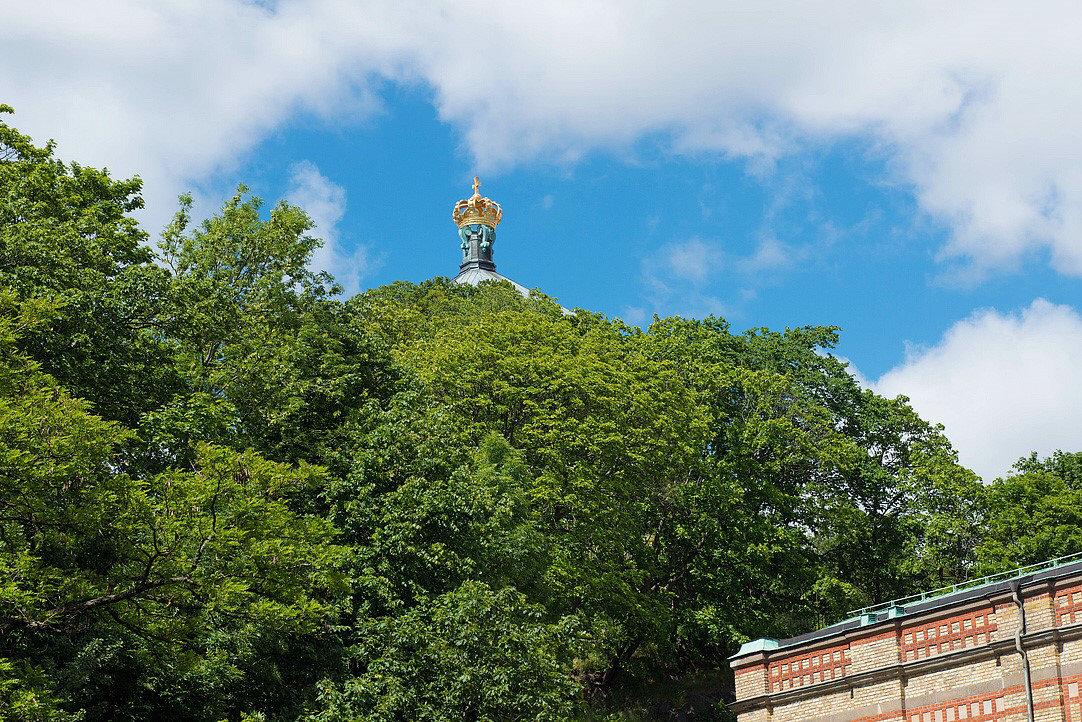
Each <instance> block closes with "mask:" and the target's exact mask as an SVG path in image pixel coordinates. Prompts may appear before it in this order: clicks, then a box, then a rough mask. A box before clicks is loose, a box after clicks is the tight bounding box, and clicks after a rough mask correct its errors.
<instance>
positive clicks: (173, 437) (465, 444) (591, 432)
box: [0, 108, 1082, 722]
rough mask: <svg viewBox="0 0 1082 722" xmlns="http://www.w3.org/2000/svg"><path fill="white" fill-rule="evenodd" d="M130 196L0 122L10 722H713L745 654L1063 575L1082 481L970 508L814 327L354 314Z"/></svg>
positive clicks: (940, 444) (366, 300)
mask: <svg viewBox="0 0 1082 722" xmlns="http://www.w3.org/2000/svg"><path fill="white" fill-rule="evenodd" d="M2 110H7V111H10V109H9V108H4V109H2ZM140 187H141V185H140V181H139V180H138V178H133V179H127V180H118V179H115V178H113V177H112V176H111V175H110V174H109V173H108V172H107V171H105V170H98V169H93V168H87V167H83V166H80V165H78V164H76V163H67V162H64V161H61V160H59V159H57V158H56V156H55V152H54V148H53V146H52V144H47V145H45V146H37V145H35V144H34V142H33V141H32V140H31V139H30V138H28V137H26V136H25V135H23V134H21V133H20V132H19V131H18V130H16V129H15V128H14V127H12V126H10V125H8V124H6V123H2V122H0V572H2V573H0V632H2V633H0V716H2V717H5V718H11V719H24V720H56V719H59V720H63V719H68V720H142V719H177V720H222V719H226V720H241V719H247V720H256V719H262V720H312V721H315V720H319V721H321V722H329V721H332V720H354V719H365V720H368V719H371V720H458V719H465V720H528V719H537V720H545V719H552V720H562V719H604V718H619V719H651V718H659V717H661V718H663V717H665V716H666V715H668V714H670V713H672V712H674V711H677V710H694V711H695V714H697V715H698V717H699V718H702V719H726V718H727V717H726V715H727V712H726V709H725V701H726V699H727V690H728V689H730V688H731V678H730V677H729V672H728V668H727V663H726V658H727V657H728V656H729V655H731V654H732V653H733V652H734V651H735V650H736V648H737V647H738V646H739V644H740V643H742V642H744V641H746V640H748V639H751V638H755V637H759V636H774V637H779V636H787V635H791V634H795V633H799V632H803V631H808V630H809V629H811V628H814V627H816V626H819V625H821V624H824V623H827V622H831V621H835V620H836V619H837V618H839V617H841V616H842V615H844V614H845V612H846V610H848V609H851V608H854V607H858V606H862V605H864V604H867V603H872V602H878V601H883V600H886V599H889V598H892V597H896V596H901V595H904V594H908V593H911V592H913V591H916V590H919V589H922V588H927V587H933V586H940V585H942V584H944V583H949V582H954V581H960V580H962V579H964V578H965V577H966V576H968V575H971V574H976V573H988V572H994V571H1001V570H1004V569H1008V568H1011V567H1013V566H1016V565H1019V564H1024V563H1029V562H1033V561H1039V560H1042V559H1045V558H1049V557H1053V556H1058V555H1062V554H1067V553H1073V552H1078V551H1082V531H1080V530H1082V518H1080V517H1079V514H1080V512H1079V509H1082V503H1080V502H1082V496H1080V494H1082V456H1080V455H1077V454H1068V453H1058V454H1055V455H1053V456H1052V457H1050V458H1048V459H1038V458H1036V457H1029V458H1026V459H1023V460H1021V461H1020V462H1019V464H1018V466H1017V467H1016V470H1015V472H1014V473H1012V474H1010V475H1008V476H1007V477H1005V478H1003V479H1000V480H996V481H994V482H992V483H990V484H987V485H986V484H982V483H981V482H980V480H978V479H977V478H976V477H975V475H974V474H973V473H972V472H970V471H968V470H967V469H965V468H963V467H961V466H960V465H959V464H958V461H957V457H956V455H955V453H954V451H953V449H952V448H951V446H950V444H949V442H948V441H947V439H946V438H945V437H944V435H943V431H942V429H941V428H939V427H937V426H935V425H932V424H930V423H928V422H926V421H924V420H923V419H921V418H920V417H919V416H918V415H917V414H916V413H915V412H914V411H913V409H912V408H911V407H910V406H909V404H908V401H907V400H906V399H905V398H904V397H899V398H896V399H887V398H883V397H881V396H878V395H876V394H875V393H873V392H872V391H870V390H867V389H864V388H862V387H861V386H860V385H859V384H858V382H857V381H856V380H855V379H854V377H853V376H852V375H851V374H850V373H849V371H848V370H847V368H846V365H845V363H844V362H842V361H841V360H839V359H838V358H836V357H834V356H832V355H831V354H830V350H831V348H832V347H833V346H834V345H835V344H836V342H837V340H838V333H839V331H838V329H836V328H833V327H807V328H796V329H786V330H784V331H773V330H770V329H765V328H764V329H752V330H749V331H745V332H740V333H738V332H735V331H733V329H731V328H730V327H729V325H728V324H727V323H726V322H725V321H724V320H723V319H720V318H716V317H711V318H707V319H701V320H696V319H685V318H655V319H654V321H653V323H652V324H650V325H649V327H648V328H646V329H641V328H638V327H633V326H629V325H627V324H625V323H623V322H621V321H619V320H618V319H610V318H607V317H605V316H603V315H600V314H596V313H590V312H587V311H583V310H578V311H576V312H575V313H573V314H570V315H568V314H565V313H564V312H563V311H562V310H561V309H560V307H559V306H558V305H557V304H556V303H555V302H554V301H553V300H551V299H549V298H547V297H545V296H543V295H541V294H535V295H533V296H531V297H530V298H524V297H523V296H521V295H520V294H519V293H518V292H517V291H516V290H515V289H514V288H512V287H511V286H510V285H508V284H498V283H487V284H483V285H482V286H480V287H478V288H473V287H468V286H458V285H455V284H453V283H451V282H450V281H448V280H447V279H442V278H438V279H433V280H431V281H427V282H424V283H421V284H409V283H394V284H391V285H388V286H384V287H382V288H376V289H372V290H370V291H366V292H364V293H361V294H358V295H356V296H354V297H352V298H348V299H345V298H343V297H342V296H341V294H340V289H339V288H338V287H337V286H336V285H335V283H334V281H333V279H332V278H330V277H329V276H328V275H326V274H325V273H316V272H313V271H312V270H311V267H310V263H311V257H312V253H313V251H314V250H315V249H316V248H318V246H319V244H320V241H319V240H318V239H317V238H315V237H313V236H311V235H310V231H311V229H312V221H311V219H310V218H309V217H308V215H307V214H306V213H305V211H304V210H303V209H302V208H299V207H296V206H293V205H290V204H288V203H285V202H282V203H278V204H277V205H275V206H273V207H272V208H270V209H269V210H268V209H267V208H266V207H265V206H264V205H263V204H262V202H261V201H260V200H259V199H258V198H255V197H253V196H252V195H251V194H250V193H249V191H248V190H247V189H246V188H244V187H241V188H239V189H238V190H237V192H236V193H235V194H234V195H233V196H232V197H230V198H229V199H227V200H226V201H225V203H224V204H223V206H222V208H221V210H220V211H218V212H217V213H215V214H214V215H212V216H211V217H210V218H207V219H206V220H203V221H200V222H194V221H193V219H192V218H191V213H192V211H191V201H190V199H188V198H181V200H180V204H179V207H178V211H177V214H176V217H175V219H174V221H173V223H172V224H171V225H170V226H169V227H168V228H167V229H166V230H165V231H164V233H162V234H161V237H160V238H158V239H154V240H152V239H151V238H150V237H149V236H148V234H147V233H145V232H144V231H143V230H142V229H141V227H140V225H139V223H138V222H137V220H136V219H135V217H134V216H133V212H135V211H137V209H139V208H140V207H141V205H142V200H141V198H140Z"/></svg>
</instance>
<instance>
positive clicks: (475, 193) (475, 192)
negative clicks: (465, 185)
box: [473, 176, 481, 195]
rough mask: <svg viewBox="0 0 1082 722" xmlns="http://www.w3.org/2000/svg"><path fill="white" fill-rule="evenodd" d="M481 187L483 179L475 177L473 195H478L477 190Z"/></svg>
mask: <svg viewBox="0 0 1082 722" xmlns="http://www.w3.org/2000/svg"><path fill="white" fill-rule="evenodd" d="M480 187H481V179H480V178H478V177H477V176H474V177H473V194H474V195H478V192H477V189H478V188H480Z"/></svg>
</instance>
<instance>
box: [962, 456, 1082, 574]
mask: <svg viewBox="0 0 1082 722" xmlns="http://www.w3.org/2000/svg"><path fill="white" fill-rule="evenodd" d="M1015 470H1016V472H1017V473H1015V474H1012V475H1009V476H1007V477H1005V478H1002V479H996V480H995V481H994V482H993V483H992V484H991V485H989V487H988V488H987V490H986V491H985V493H984V494H983V498H982V502H983V503H982V504H981V512H982V520H981V523H982V527H983V528H984V534H983V536H982V539H981V540H980V544H979V546H978V547H977V550H976V555H977V561H978V569H979V571H980V573H982V574H993V573H996V572H1000V571H1004V570H1007V569H1012V568H1014V567H1018V566H1022V565H1024V564H1034V563H1036V562H1042V561H1046V560H1048V559H1053V558H1055V557H1061V556H1065V555H1067V554H1077V553H1079V552H1082V473H1080V470H1082V454H1066V453H1063V452H1057V453H1055V454H1053V455H1052V456H1050V457H1049V458H1048V459H1045V460H1039V459H1038V458H1037V457H1036V455H1031V456H1029V457H1027V458H1025V459H1022V460H1020V461H1019V462H1018V463H1017V464H1016V465H1015Z"/></svg>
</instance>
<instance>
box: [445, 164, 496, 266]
mask: <svg viewBox="0 0 1082 722" xmlns="http://www.w3.org/2000/svg"><path fill="white" fill-rule="evenodd" d="M480 188H481V179H480V178H478V177H476V176H475V177H474V179H473V195H472V196H470V197H469V198H465V199H463V200H460V201H459V202H458V203H455V208H454V211H452V213H451V218H452V219H454V222H455V225H457V226H458V238H459V248H461V249H462V265H461V266H460V267H459V268H460V272H464V271H467V270H469V269H472V268H477V269H482V270H485V271H495V270H496V263H495V262H494V261H493V260H492V246H493V244H494V243H495V242H496V226H498V225H500V220H501V219H502V218H503V209H502V208H500V204H499V203H497V202H496V201H494V200H492V199H491V198H485V197H484V196H482V195H481V190H480Z"/></svg>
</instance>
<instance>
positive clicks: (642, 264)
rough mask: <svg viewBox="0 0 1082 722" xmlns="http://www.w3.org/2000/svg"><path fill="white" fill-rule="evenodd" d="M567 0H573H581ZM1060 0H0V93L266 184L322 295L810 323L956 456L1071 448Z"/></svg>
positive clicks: (119, 166)
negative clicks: (473, 283)
mask: <svg viewBox="0 0 1082 722" xmlns="http://www.w3.org/2000/svg"><path fill="white" fill-rule="evenodd" d="M587 5H588V7H586V6H587ZM1079 37H1082V10H1080V9H1079V8H1078V6H1077V3H1066V2H1063V3H1057V2H1030V3H1025V4H1020V3H1008V2H997V1H995V0H982V1H981V2H965V1H963V0H958V1H956V2H952V3H943V2H916V1H911V0H894V1H893V2H889V3H887V2H884V3H878V2H868V1H867V0H862V1H861V2H842V1H839V0H831V1H830V2H815V1H814V0H806V1H803V2H789V3H778V4H776V6H774V7H771V4H769V3H763V2H761V1H756V2H747V3H735V2H718V1H717V0H709V1H704V2H696V1H693V0H689V1H688V2H684V3H679V4H675V3H665V2H657V3H651V2H635V1H633V0H622V1H619V2H615V1H614V2H603V1H596V0H595V1H594V2H591V3H588V4H587V3H581V2H573V1H569V2H554V1H550V0H533V1H532V2H529V3H524V2H517V1H516V2H506V3H503V2H498V1H496V0H490V1H489V2H468V1H463V2H415V3H393V2H361V1H360V0H349V1H347V0H279V1H278V2H241V1H240V0H203V1H202V2H181V1H180V0H175V1H173V0H153V1H151V0H144V1H143V2H136V1H135V0H96V1H95V2H93V3H89V2H82V1H71V2H64V1H63V0H58V1H54V2H48V3H44V2H37V1H35V2H31V1H29V0H8V2H5V3H3V22H0V48H2V49H3V50H2V52H0V102H7V103H9V104H11V105H13V106H15V108H16V116H15V121H14V122H15V124H16V125H17V126H19V127H20V128H22V129H23V130H25V131H28V132H30V133H32V134H33V135H34V136H35V137H36V138H38V139H40V140H44V139H47V138H55V139H57V140H58V142H59V148H60V152H61V154H62V155H64V156H66V157H69V158H74V159H78V160H80V161H82V162H85V163H88V164H95V165H102V166H107V167H109V168H110V169H112V170H113V171H114V172H115V173H116V174H118V175H131V174H136V173H138V174H139V175H141V176H142V177H143V179H144V180H145V182H146V197H147V202H148V209H147V211H146V214H145V216H144V220H145V222H146V223H147V224H148V226H149V227H150V228H151V229H152V230H157V229H160V227H161V226H162V225H163V224H164V222H165V220H166V219H167V218H168V216H169V215H170V214H171V212H172V210H173V208H174V207H175V199H176V196H177V194H178V193H180V192H182V191H185V190H190V191H193V192H194V193H195V194H196V197H197V198H198V199H199V202H200V205H201V207H203V208H207V209H209V208H213V206H214V205H215V204H217V203H219V202H220V201H221V200H222V198H223V196H224V195H225V194H227V193H228V192H229V190H230V189H231V188H232V187H234V186H235V185H236V184H237V183H238V182H245V183H247V184H248V185H250V186H251V187H252V188H253V189H254V190H255V192H257V193H258V194H260V195H262V196H264V197H265V198H267V199H270V200H276V199H278V198H288V199H290V200H292V201H294V202H297V203H300V204H302V205H303V206H304V207H305V208H307V209H308V210H309V211H310V212H311V213H312V214H313V216H314V217H315V218H316V219H317V221H318V222H319V225H320V232H321V234H322V235H323V236H324V237H325V238H326V239H327V241H328V244H327V247H326V248H324V249H323V251H322V252H321V254H320V256H319V257H318V259H317V260H316V262H317V263H318V264H319V265H320V266H322V267H325V268H327V269H329V270H331V271H332V272H334V273H335V274H336V275H337V276H338V277H339V278H341V279H342V281H343V282H344V284H345V285H346V286H347V288H349V289H350V290H354V291H355V290H357V289H363V288H366V287H370V286H374V285H379V284H382V283H385V282H388V281H391V280H395V279H409V280H420V279H423V278H427V277H430V276H433V275H441V274H442V275H450V274H453V273H454V272H455V271H456V265H457V260H458V250H457V241H456V239H455V235H454V228H453V226H452V224H451V222H450V218H449V212H450V206H451V204H452V203H453V202H454V200H456V199H457V198H459V197H463V195H465V194H468V190H469V181H470V179H471V178H472V176H473V175H474V174H475V173H479V174H480V175H481V176H482V178H483V181H484V186H483V191H485V192H486V193H488V194H490V195H491V196H493V197H494V198H496V199H497V200H499V201H501V202H502V203H503V205H504V208H505V217H504V222H503V224H502V225H501V227H500V234H499V242H498V244H497V249H496V259H497V262H498V263H499V266H500V270H501V271H502V272H504V273H506V274H507V275H510V276H512V277H514V278H515V279H516V280H518V281H520V282H522V283H524V284H525V285H527V286H534V287H541V288H543V289H544V290H545V291H547V292H549V293H551V294H553V295H555V296H557V297H558V298H559V299H560V301H561V302H562V303H563V304H564V305H565V306H569V307H571V306H582V307H586V308H590V309H594V310H600V311H603V312H606V313H609V314H613V315H617V316H620V317H622V318H624V319H626V320H628V321H631V322H634V323H643V322H646V321H648V320H649V318H650V317H651V316H652V315H653V314H655V313H658V314H671V313H679V314H690V315H700V316H701V315H706V314H711V313H714V314H722V315H724V316H725V317H727V318H728V319H729V320H730V321H731V322H732V323H733V325H734V326H736V327H738V328H746V327H751V326H770V327H774V328H783V327H785V326H794V325H803V324H833V325H838V326H840V327H842V329H843V342H842V344H841V347H840V348H839V349H838V353H839V354H840V355H843V356H845V357H846V358H848V359H850V360H851V361H852V363H853V364H854V367H855V369H856V370H857V371H858V372H859V373H860V374H862V377H863V378H865V379H866V380H867V383H869V384H871V385H872V386H874V387H875V388H877V389H878V390H880V391H882V392H884V393H888V394H891V395H893V394H905V395H907V396H909V397H910V398H911V399H912V401H913V403H914V405H915V406H916V407H917V409H918V410H920V411H921V412H922V413H923V414H924V415H925V416H926V417H928V418H930V419H932V420H934V421H938V422H941V423H943V424H945V425H946V428H947V432H948V435H949V436H950V437H951V438H952V439H953V441H954V442H955V444H956V446H957V447H958V449H959V451H960V454H961V457H962V460H963V461H964V462H965V463H967V464H968V465H970V466H971V467H973V468H975V469H976V470H977V471H978V472H979V473H981V474H982V475H984V476H986V477H989V478H990V477H993V476H995V475H997V474H1000V473H1002V472H1003V471H1005V470H1006V469H1007V468H1008V467H1009V466H1010V464H1011V462H1012V461H1013V460H1014V459H1015V458H1017V457H1018V456H1020V455H1023V454H1026V453H1028V452H1029V451H1031V450H1036V451H1038V452H1041V453H1047V452H1049V451H1051V450H1053V449H1055V448H1067V449H1073V450H1079V449H1082V423H1080V422H1082V403H1080V402H1082V383H1080V382H1082V315H1080V313H1079V309H1082V284H1080V280H1082V158H1080V156H1082V83H1080V82H1078V74H1079V68H1080V67H1082V43H1079V42H1078V38H1079Z"/></svg>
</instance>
